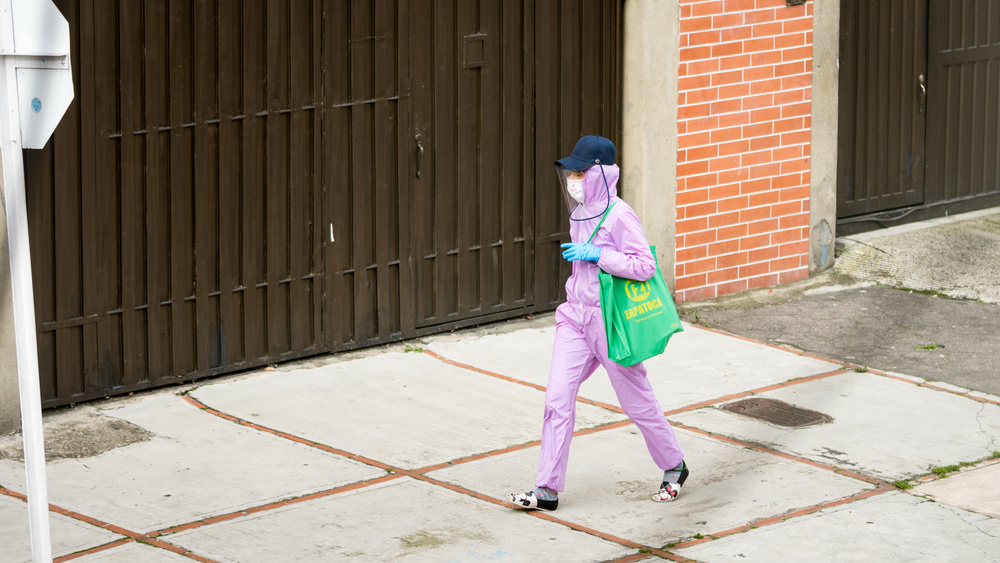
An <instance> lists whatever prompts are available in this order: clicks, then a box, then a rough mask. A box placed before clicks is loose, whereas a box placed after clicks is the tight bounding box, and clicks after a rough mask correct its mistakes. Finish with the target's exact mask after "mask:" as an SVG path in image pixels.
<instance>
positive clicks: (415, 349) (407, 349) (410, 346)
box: [403, 344, 424, 352]
mask: <svg viewBox="0 0 1000 563" xmlns="http://www.w3.org/2000/svg"><path fill="white" fill-rule="evenodd" d="M403 351H404V352H423V351H424V349H423V348H421V347H420V346H414V345H413V344H407V345H406V346H403Z"/></svg>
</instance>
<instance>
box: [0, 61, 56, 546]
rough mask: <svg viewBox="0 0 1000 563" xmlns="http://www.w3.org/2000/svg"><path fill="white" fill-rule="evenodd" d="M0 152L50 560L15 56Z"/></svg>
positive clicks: (22, 372)
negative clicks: (0, 154)
mask: <svg viewBox="0 0 1000 563" xmlns="http://www.w3.org/2000/svg"><path fill="white" fill-rule="evenodd" d="M0 63H2V65H0V68H2V72H0V145H2V147H0V153H2V163H3V196H4V204H5V205H4V207H5V208H6V212H7V237H8V244H9V246H10V277H11V286H12V287H11V289H12V296H13V299H14V334H15V340H16V342H17V377H18V381H19V386H20V394H21V431H22V435H23V437H24V468H25V473H26V474H27V478H28V519H29V522H30V528H31V557H32V561H33V563H52V544H51V537H50V532H49V501H48V498H49V495H48V486H47V484H46V477H45V441H44V438H43V433H42V399H41V388H40V386H39V382H38V343H37V340H36V333H35V297H34V294H33V293H32V283H31V249H30V247H29V245H28V210H27V206H26V205H25V203H26V202H25V194H24V161H23V160H22V156H21V120H20V115H19V112H18V111H19V110H18V103H17V101H18V100H17V81H16V70H15V66H14V58H13V57H9V56H7V57H0Z"/></svg>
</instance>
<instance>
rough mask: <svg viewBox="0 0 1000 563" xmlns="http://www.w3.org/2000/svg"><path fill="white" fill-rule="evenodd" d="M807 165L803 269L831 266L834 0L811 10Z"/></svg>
mask: <svg viewBox="0 0 1000 563" xmlns="http://www.w3.org/2000/svg"><path fill="white" fill-rule="evenodd" d="M813 20H814V23H813V106H812V108H813V109H812V154H813V158H812V165H811V170H810V173H811V174H810V175H811V182H810V185H809V192H810V193H809V202H810V207H809V226H810V237H809V272H810V273H813V272H821V271H823V270H825V269H827V268H830V267H831V266H833V247H834V239H835V237H836V235H837V233H836V226H837V131H838V129H837V127H838V104H839V96H838V93H839V88H840V78H839V71H840V65H839V64H838V60H839V56H840V2H838V1H836V0H820V1H817V2H815V8H814V11H813Z"/></svg>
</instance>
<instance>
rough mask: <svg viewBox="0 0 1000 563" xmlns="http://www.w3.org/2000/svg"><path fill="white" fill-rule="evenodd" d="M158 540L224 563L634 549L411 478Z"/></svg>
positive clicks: (517, 557)
mask: <svg viewBox="0 0 1000 563" xmlns="http://www.w3.org/2000/svg"><path fill="white" fill-rule="evenodd" d="M161 539H163V540H165V541H169V542H170V543H172V544H175V545H179V546H183V547H184V548H186V549H190V550H192V551H193V552H195V553H198V554H199V555H201V556H204V557H209V558H211V559H214V560H216V561H220V562H222V563H229V562H241V563H245V562H247V561H254V562H255V563H298V562H302V563H307V562H308V563H313V562H315V561H347V560H350V561H352V562H367V561H377V562H383V561H400V562H407V561H414V562H416V561H453V562H460V561H477V562H478V561H494V562H504V563H507V562H511V563H512V562H518V561H546V562H548V563H558V562H562V561H565V562H572V563H583V562H587V561H595V562H596V561H608V560H611V559H617V558H620V557H624V556H626V555H630V554H632V553H635V551H636V550H635V549H634V548H630V547H625V546H622V545H619V544H616V543H612V542H610V541H606V540H603V539H601V538H598V537H595V536H592V535H588V534H583V533H580V532H576V531H573V530H571V529H569V528H567V527H565V526H562V525H560V524H556V523H553V522H547V521H545V520H542V519H539V518H534V517H532V516H529V515H528V514H524V513H521V512H515V511H513V510H510V509H508V508H504V507H502V506H498V505H495V504H490V503H487V502H483V501H481V500H478V499H476V498H473V497H471V496H467V495H464V494H461V493H457V492H454V491H451V490H448V489H445V488H443V487H440V486H436V485H432V484H429V483H425V482H422V481H417V480H414V479H411V478H409V477H402V478H399V479H395V480H393V481H389V482H385V483H380V484H378V485H373V486H371V487H366V488H364V489H357V490H353V491H350V492H347V493H342V494H337V495H331V496H329V497H324V498H322V499H319V500H314V501H307V502H303V503H300V504H296V505H292V506H288V507H285V508H278V509H275V510H271V511H267V512H260V513H257V514H254V515H252V516H249V517H245V518H238V519H235V520H229V521H226V522H222V523H218V524H212V525H209V526H204V527H201V528H195V529H191V530H186V531H183V532H179V533H177V534H173V535H170V536H166V537H164V538H161Z"/></svg>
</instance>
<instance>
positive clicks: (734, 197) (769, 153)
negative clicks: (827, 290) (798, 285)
mask: <svg viewBox="0 0 1000 563" xmlns="http://www.w3.org/2000/svg"><path fill="white" fill-rule="evenodd" d="M680 2H681V21H680V30H681V38H680V41H681V45H680V73H679V74H680V84H679V93H680V99H679V108H678V120H679V137H678V155H677V157H678V158H677V261H676V268H677V271H676V290H677V294H676V299H677V300H678V301H690V300H696V299H706V298H710V297H716V296H721V295H727V294H731V293H737V292H740V291H743V290H746V289H751V288H759V287H768V286H772V285H777V284H781V283H786V282H790V281H794V280H797V279H801V278H804V277H806V276H808V275H809V256H808V252H809V127H810V117H809V116H810V111H811V103H810V99H811V89H812V29H813V18H812V9H813V4H812V1H811V0H810V1H809V2H807V3H806V4H804V5H800V6H793V7H787V6H785V0H680Z"/></svg>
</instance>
